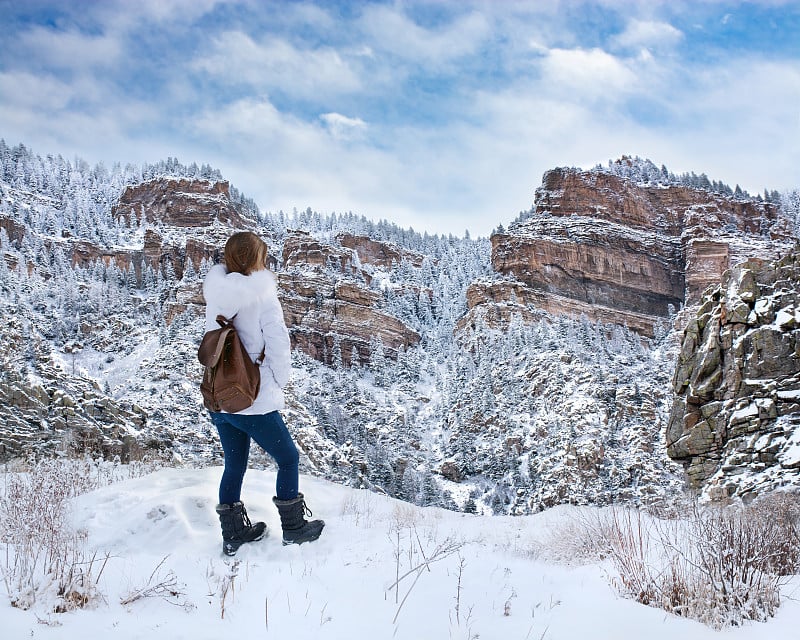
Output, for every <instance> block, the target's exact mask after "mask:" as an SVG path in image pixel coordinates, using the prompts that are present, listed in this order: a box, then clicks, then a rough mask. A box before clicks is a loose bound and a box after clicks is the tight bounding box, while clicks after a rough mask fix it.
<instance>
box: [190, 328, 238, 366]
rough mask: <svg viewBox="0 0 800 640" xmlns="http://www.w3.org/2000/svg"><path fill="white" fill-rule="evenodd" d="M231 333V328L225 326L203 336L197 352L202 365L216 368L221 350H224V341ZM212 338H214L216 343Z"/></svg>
mask: <svg viewBox="0 0 800 640" xmlns="http://www.w3.org/2000/svg"><path fill="white" fill-rule="evenodd" d="M231 331H233V327H228V326H225V327H223V328H221V329H217V330H216V331H209V332H208V333H207V334H206V335H205V336H203V341H202V342H201V343H200V348H199V349H198V351H197V357H198V359H199V360H200V362H201V363H202V364H203V365H205V366H206V367H216V366H217V363H218V362H219V359H220V356H221V355H222V350H223V349H224V348H225V339H226V338H227V337H228V334H229V333H230V332H231ZM214 338H216V342H215V341H214Z"/></svg>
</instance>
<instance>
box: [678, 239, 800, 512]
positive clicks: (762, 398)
mask: <svg viewBox="0 0 800 640" xmlns="http://www.w3.org/2000/svg"><path fill="white" fill-rule="evenodd" d="M673 386H674V390H675V393H676V399H675V402H674V405H673V408H672V413H671V416H670V421H669V425H668V427H667V433H666V439H667V447H668V448H667V452H668V454H669V455H670V456H671V457H672V458H673V459H675V460H680V461H682V462H683V463H684V464H685V466H686V470H687V474H688V478H689V483H690V485H692V486H694V487H697V488H703V490H704V491H705V492H706V494H707V495H708V496H710V497H711V498H714V499H727V498H729V497H732V496H737V497H742V498H744V499H748V498H751V497H752V496H754V495H755V493H757V492H759V491H764V490H771V489H775V488H777V487H781V486H783V485H786V484H792V485H797V486H800V251H798V250H797V249H796V250H795V251H794V252H792V253H790V254H788V255H786V256H785V257H784V258H782V259H781V260H779V261H777V262H774V263H766V262H764V261H759V260H752V261H749V262H745V263H743V264H740V265H738V266H736V267H734V268H733V269H731V270H730V271H728V272H726V273H725V275H724V277H723V278H722V283H721V285H719V286H717V287H716V288H714V289H713V290H710V291H709V292H707V293H706V295H705V296H704V297H703V300H702V305H701V306H700V309H699V310H698V312H697V315H696V317H694V318H693V319H692V320H691V321H690V322H689V324H688V326H687V327H686V329H685V332H684V337H683V344H682V349H681V353H680V357H679V361H678V365H677V368H676V371H675V376H674V379H673Z"/></svg>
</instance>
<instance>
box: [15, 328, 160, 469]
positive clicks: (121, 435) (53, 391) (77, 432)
mask: <svg viewBox="0 0 800 640" xmlns="http://www.w3.org/2000/svg"><path fill="white" fill-rule="evenodd" d="M0 338H1V339H2V340H3V344H4V345H6V349H5V353H4V356H3V357H0V406H2V407H3V409H2V423H3V424H2V428H1V429H0V462H5V461H8V460H10V459H13V458H16V457H21V456H25V455H52V454H54V453H56V452H59V453H62V454H70V455H83V454H89V455H91V456H93V457H95V456H100V457H103V458H106V459H113V458H114V457H119V458H120V460H121V461H122V462H128V461H130V460H136V459H141V458H142V457H143V456H144V455H146V454H155V455H161V453H163V452H164V451H166V450H167V449H168V447H169V444H170V443H168V442H164V441H161V440H159V439H158V438H157V437H155V436H153V435H148V434H147V430H146V429H144V427H145V426H146V424H147V415H146V414H145V412H144V411H143V410H142V409H140V408H139V407H137V406H136V405H132V404H130V403H127V404H126V403H124V402H120V401H117V400H114V399H113V398H111V397H109V396H108V395H106V394H104V393H103V392H102V390H101V389H100V388H99V387H98V385H97V383H96V382H94V381H93V380H89V379H87V378H83V377H80V376H74V375H71V374H70V373H69V372H68V371H64V370H63V367H61V366H59V365H58V364H56V363H54V362H53V361H52V360H51V359H50V357H49V354H47V353H46V352H45V350H42V351H41V352H40V351H39V350H38V349H37V346H36V345H35V344H32V343H31V339H30V336H25V335H24V331H23V322H22V321H21V320H20V319H19V318H17V317H16V316H13V315H12V316H9V317H7V318H6V323H5V325H4V326H3V327H2V328H0ZM22 354H27V358H23V357H22Z"/></svg>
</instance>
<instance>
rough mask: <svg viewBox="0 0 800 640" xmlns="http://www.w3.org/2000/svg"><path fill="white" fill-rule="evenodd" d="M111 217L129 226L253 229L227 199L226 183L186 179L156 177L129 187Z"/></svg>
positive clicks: (250, 223)
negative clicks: (133, 224)
mask: <svg viewBox="0 0 800 640" xmlns="http://www.w3.org/2000/svg"><path fill="white" fill-rule="evenodd" d="M114 217H115V218H120V217H122V218H124V219H125V220H126V221H127V222H128V223H129V224H131V223H135V224H142V222H144V221H146V222H150V223H154V222H158V223H160V224H165V225H169V226H174V227H208V226H209V225H211V224H213V223H214V222H220V223H222V224H226V225H229V226H231V227H237V228H246V227H250V226H253V225H254V223H255V221H254V220H252V219H250V218H249V217H248V216H247V215H246V214H245V213H244V212H243V210H242V207H241V206H239V205H237V204H236V203H234V202H233V201H232V200H231V196H230V186H229V185H228V183H227V182H224V181H219V182H214V181H210V180H197V179H188V178H158V179H155V180H150V181H148V182H143V183H142V184H138V185H134V186H130V187H128V188H127V189H125V191H124V192H123V194H122V196H121V197H120V199H119V203H118V204H117V206H116V207H114Z"/></svg>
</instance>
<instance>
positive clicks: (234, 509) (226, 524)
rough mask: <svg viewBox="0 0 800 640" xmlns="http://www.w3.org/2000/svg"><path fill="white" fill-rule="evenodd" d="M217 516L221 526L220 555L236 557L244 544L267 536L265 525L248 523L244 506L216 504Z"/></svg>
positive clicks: (236, 503)
mask: <svg viewBox="0 0 800 640" xmlns="http://www.w3.org/2000/svg"><path fill="white" fill-rule="evenodd" d="M217 514H218V515H219V521H220V524H221V525H222V553H224V554H225V555H226V556H233V555H236V552H237V551H238V550H239V547H241V546H242V545H243V544H244V543H245V542H255V541H256V540H261V538H263V537H264V536H265V535H266V534H267V525H266V524H265V523H263V522H256V523H255V524H251V523H250V518H248V517H247V511H246V510H245V508H244V504H243V503H241V502H234V503H233V504H218V505H217Z"/></svg>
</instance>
